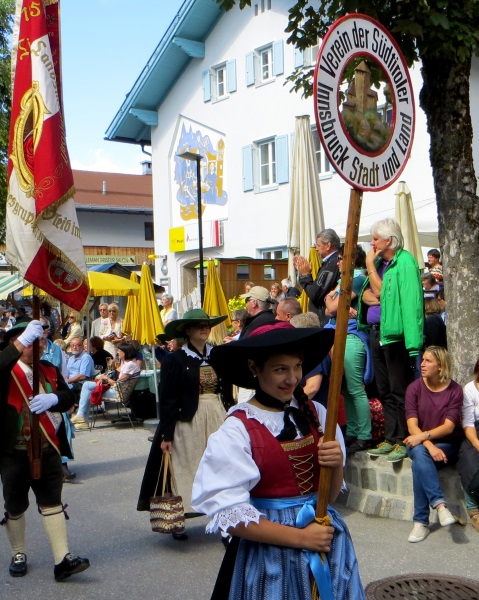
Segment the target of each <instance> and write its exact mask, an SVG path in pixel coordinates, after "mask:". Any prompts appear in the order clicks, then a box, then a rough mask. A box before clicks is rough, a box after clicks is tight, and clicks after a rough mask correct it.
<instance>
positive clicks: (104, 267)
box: [88, 263, 116, 273]
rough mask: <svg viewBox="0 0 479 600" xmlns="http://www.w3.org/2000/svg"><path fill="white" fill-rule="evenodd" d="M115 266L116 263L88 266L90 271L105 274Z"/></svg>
mask: <svg viewBox="0 0 479 600" xmlns="http://www.w3.org/2000/svg"><path fill="white" fill-rule="evenodd" d="M114 265H116V263H106V264H104V265H88V270H89V271H99V272H100V273H105V272H106V271H109V270H110V269H111V268H112V267H113V266H114Z"/></svg>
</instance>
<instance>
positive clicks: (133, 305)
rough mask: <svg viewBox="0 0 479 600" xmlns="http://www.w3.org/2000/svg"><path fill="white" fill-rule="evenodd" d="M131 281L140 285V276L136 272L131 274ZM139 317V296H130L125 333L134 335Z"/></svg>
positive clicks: (127, 304) (126, 311)
mask: <svg viewBox="0 0 479 600" xmlns="http://www.w3.org/2000/svg"><path fill="white" fill-rule="evenodd" d="M130 281H133V283H138V275H137V274H136V273H135V271H132V272H131V275H130ZM137 316H138V296H128V302H127V303H126V310H125V318H124V319H123V331H124V332H125V333H132V332H133V329H134V326H135V324H136V319H137Z"/></svg>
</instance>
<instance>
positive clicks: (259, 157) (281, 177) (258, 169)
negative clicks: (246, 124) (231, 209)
mask: <svg viewBox="0 0 479 600" xmlns="http://www.w3.org/2000/svg"><path fill="white" fill-rule="evenodd" d="M288 153H289V149H288V136H287V135H280V136H276V137H271V138H268V139H265V140H258V141H257V142H254V143H253V144H250V145H249V146H244V148H243V190H244V191H245V192H247V191H249V190H254V191H255V192H264V191H268V190H271V189H276V188H277V186H278V185H281V184H283V183H287V182H288V181H289V156H288Z"/></svg>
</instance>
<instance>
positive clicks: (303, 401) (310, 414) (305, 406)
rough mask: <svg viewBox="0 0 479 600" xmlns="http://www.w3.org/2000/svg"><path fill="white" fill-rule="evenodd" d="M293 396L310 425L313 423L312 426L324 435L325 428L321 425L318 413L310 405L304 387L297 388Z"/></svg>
mask: <svg viewBox="0 0 479 600" xmlns="http://www.w3.org/2000/svg"><path fill="white" fill-rule="evenodd" d="M293 396H294V397H295V398H296V400H297V402H298V408H299V410H300V411H301V412H302V413H304V415H305V417H306V418H307V419H308V421H309V423H311V425H314V427H316V429H317V430H318V431H319V433H321V434H323V433H324V432H323V428H322V427H321V424H320V422H319V419H318V415H317V414H316V411H315V410H313V409H312V408H311V404H310V403H309V398H308V396H307V395H306V394H305V392H304V389H303V386H302V385H298V386H296V389H295V390H294V393H293Z"/></svg>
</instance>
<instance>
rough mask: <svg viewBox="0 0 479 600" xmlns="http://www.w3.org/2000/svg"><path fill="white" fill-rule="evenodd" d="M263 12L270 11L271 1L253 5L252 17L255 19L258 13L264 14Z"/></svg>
mask: <svg viewBox="0 0 479 600" xmlns="http://www.w3.org/2000/svg"><path fill="white" fill-rule="evenodd" d="M265 10H271V0H260V3H259V4H255V5H254V16H255V17H257V16H258V15H259V13H260V11H261V12H262V13H264V12H265Z"/></svg>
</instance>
